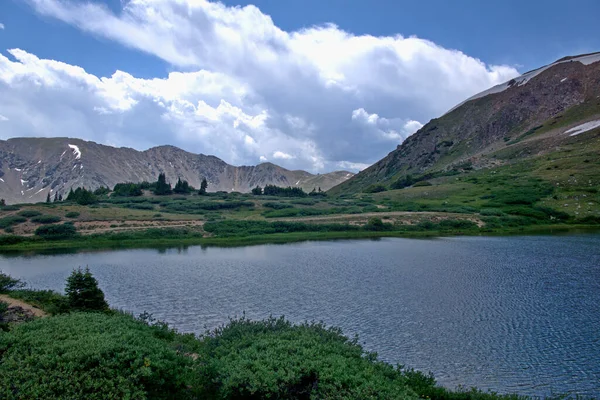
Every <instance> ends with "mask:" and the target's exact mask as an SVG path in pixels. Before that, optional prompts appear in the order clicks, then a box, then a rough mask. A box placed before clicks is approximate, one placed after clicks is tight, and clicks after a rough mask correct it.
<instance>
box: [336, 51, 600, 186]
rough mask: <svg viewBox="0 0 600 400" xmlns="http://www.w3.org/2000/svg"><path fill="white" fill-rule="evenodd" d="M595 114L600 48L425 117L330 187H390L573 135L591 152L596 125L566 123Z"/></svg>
mask: <svg viewBox="0 0 600 400" xmlns="http://www.w3.org/2000/svg"><path fill="white" fill-rule="evenodd" d="M597 120H600V53H594V54H588V55H582V56H575V57H565V58H563V59H561V60H558V61H557V62H555V63H553V64H550V65H548V66H545V67H542V68H539V69H537V70H534V71H530V72H528V73H526V74H523V75H522V76H520V77H518V78H516V79H513V80H511V81H509V82H506V83H505V84H502V85H498V86H496V87H493V88H491V89H489V90H487V91H485V92H482V93H480V94H478V95H476V96H473V97H471V98H470V99H468V100H466V101H465V102H464V103H462V104H459V105H458V106H456V107H455V108H453V109H452V110H450V111H449V112H448V113H446V114H445V115H443V116H441V117H440V118H436V119H433V120H431V121H430V122H429V123H428V124H426V125H425V126H423V128H421V129H420V130H419V131H418V132H416V133H415V134H414V135H412V136H410V137H409V138H408V139H407V140H406V141H405V142H404V143H402V144H401V145H399V146H398V147H397V148H396V150H394V151H392V152H391V153H390V154H388V155H387V156H386V157H385V158H384V159H382V160H380V161H379V162H377V163H375V164H374V165H372V166H371V167H369V168H368V169H366V170H364V171H362V172H361V173H359V174H357V175H356V176H354V177H353V178H352V179H349V180H348V181H346V182H343V183H342V184H340V185H339V186H337V187H335V188H333V189H332V190H330V193H332V194H351V193H357V192H360V191H363V190H365V189H366V188H367V187H369V186H370V185H373V184H382V185H385V186H388V187H392V188H394V187H398V186H399V185H398V184H396V185H394V183H395V182H398V180H399V179H400V180H403V179H405V177H406V176H407V175H410V176H411V178H413V180H414V177H415V176H416V177H417V178H418V177H421V178H424V177H426V178H431V177H436V176H442V175H444V174H446V175H448V174H451V173H457V172H460V171H463V170H464V169H475V170H478V169H481V168H490V167H499V166H503V165H510V164H512V163H515V162H518V161H523V160H526V159H532V158H536V157H543V156H548V155H549V154H550V153H553V152H556V151H560V150H561V148H562V147H563V146H567V145H570V144H572V143H573V142H574V141H578V143H579V142H581V144H580V146H583V147H581V148H585V149H588V150H590V151H592V150H593V149H596V148H598V149H600V145H598V136H599V135H598V133H599V132H600V129H599V128H598V126H596V125H595V124H593V123H592V124H590V125H589V127H591V128H592V129H590V130H588V131H586V132H579V134H577V135H574V133H577V132H575V131H572V130H571V129H572V128H574V127H577V126H578V125H580V124H583V123H586V122H594V121H597ZM597 125H600V123H599V124H597ZM594 126H596V128H594ZM597 157H598V156H597V155H596V158H597Z"/></svg>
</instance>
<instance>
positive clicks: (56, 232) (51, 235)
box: [35, 224, 77, 240]
mask: <svg viewBox="0 0 600 400" xmlns="http://www.w3.org/2000/svg"><path fill="white" fill-rule="evenodd" d="M35 234H36V235H37V236H39V237H42V238H44V239H46V240H62V239H70V238H72V237H74V236H75V235H77V230H76V229H75V227H74V226H73V225H72V224H63V225H42V226H40V227H39V228H37V229H36V230H35Z"/></svg>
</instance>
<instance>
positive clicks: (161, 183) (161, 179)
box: [154, 173, 172, 196]
mask: <svg viewBox="0 0 600 400" xmlns="http://www.w3.org/2000/svg"><path fill="white" fill-rule="evenodd" d="M171 193H172V190H171V184H169V183H167V177H166V175H165V174H164V173H161V174H158V180H157V181H156V188H155V189H154V194H155V195H157V196H163V195H167V194H171Z"/></svg>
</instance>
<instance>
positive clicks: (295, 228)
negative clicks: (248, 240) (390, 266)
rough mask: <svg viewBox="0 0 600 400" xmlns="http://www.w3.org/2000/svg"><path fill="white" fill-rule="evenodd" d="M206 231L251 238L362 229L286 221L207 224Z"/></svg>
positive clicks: (342, 225)
mask: <svg viewBox="0 0 600 400" xmlns="http://www.w3.org/2000/svg"><path fill="white" fill-rule="evenodd" d="M204 230H205V231H207V232H210V233H212V234H214V235H216V236H224V237H227V236H250V235H266V234H273V233H290V232H343V231H358V230H360V227H358V226H354V225H348V224H306V223H302V222H286V221H276V222H268V221H236V220H225V221H219V222H207V223H205V224H204Z"/></svg>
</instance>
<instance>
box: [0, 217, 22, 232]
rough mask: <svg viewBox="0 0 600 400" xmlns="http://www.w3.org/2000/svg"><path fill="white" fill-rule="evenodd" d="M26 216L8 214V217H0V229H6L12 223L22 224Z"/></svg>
mask: <svg viewBox="0 0 600 400" xmlns="http://www.w3.org/2000/svg"><path fill="white" fill-rule="evenodd" d="M26 221H27V218H25V217H21V216H19V215H9V216H8V217H4V218H0V229H6V228H8V227H11V226H13V225H18V224H22V223H23V222H26Z"/></svg>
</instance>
